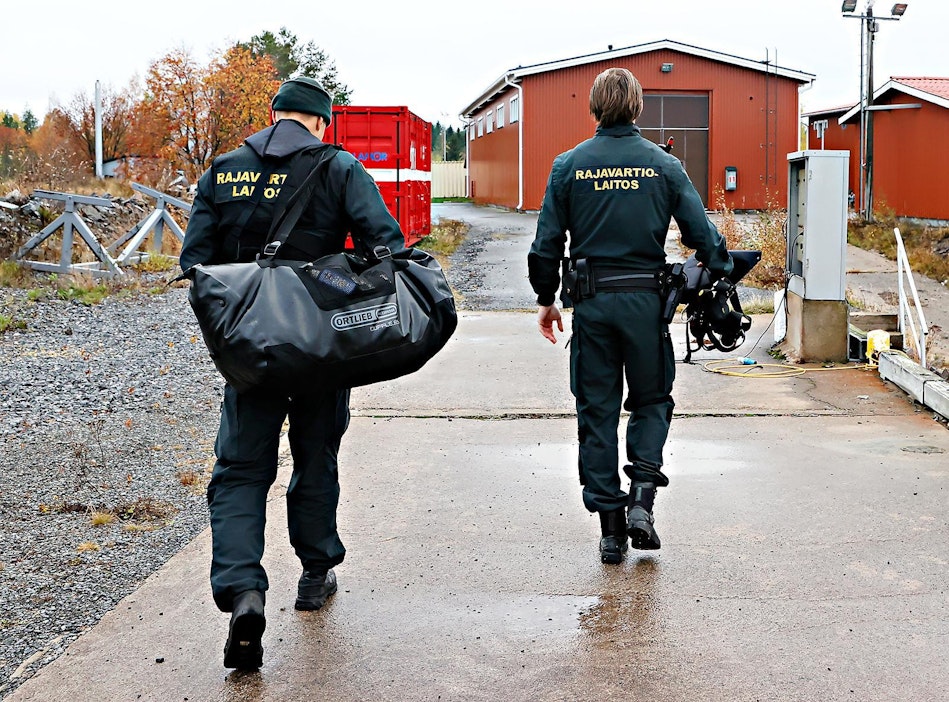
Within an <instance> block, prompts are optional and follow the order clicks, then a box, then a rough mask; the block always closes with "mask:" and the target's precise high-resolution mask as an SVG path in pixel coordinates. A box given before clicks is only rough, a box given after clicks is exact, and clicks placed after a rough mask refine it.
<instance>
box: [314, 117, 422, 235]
mask: <svg viewBox="0 0 949 702" xmlns="http://www.w3.org/2000/svg"><path fill="white" fill-rule="evenodd" d="M324 139H325V141H327V142H330V143H333V144H338V145H340V146H342V147H343V148H344V149H346V150H347V151H348V152H350V153H351V154H352V155H353V156H355V157H356V158H357V159H359V161H360V163H362V165H363V166H365V167H366V170H367V171H368V172H369V174H370V175H371V176H372V177H373V179H374V180H375V181H376V185H378V186H379V192H380V193H381V194H382V199H383V200H384V201H385V203H386V207H388V208H389V212H390V213H392V216H393V217H395V218H396V220H398V222H399V226H400V227H401V228H402V233H403V234H404V235H405V243H406V245H408V246H411V245H413V244H416V243H418V242H419V240H421V239H423V238H424V237H426V236H428V235H429V234H430V233H431V228H432V148H431V145H432V125H431V123H430V122H426V121H425V120H423V119H422V118H421V117H419V116H418V115H416V114H414V113H412V112H411V111H409V109H408V108H407V107H402V106H400V107H361V106H354V105H337V106H335V107H334V108H333V120H332V122H331V123H330V126H329V127H327V129H326V134H325V135H324Z"/></svg>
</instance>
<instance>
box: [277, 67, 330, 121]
mask: <svg viewBox="0 0 949 702" xmlns="http://www.w3.org/2000/svg"><path fill="white" fill-rule="evenodd" d="M270 106H271V107H272V108H273V109H274V111H284V112H302V113H304V114H307V115H319V116H320V117H322V118H323V121H324V122H326V124H327V125H328V124H329V123H330V121H331V120H332V119H333V98H331V97H330V94H329V93H328V92H326V89H325V88H324V87H323V86H322V85H320V84H319V82H318V81H316V80H313V79H312V78H307V77H306V76H300V77H299V78H291V79H290V80H287V81H284V82H283V84H282V85H281V86H280V89H279V90H278V91H277V94H276V95H274V97H273V100H271V102H270Z"/></svg>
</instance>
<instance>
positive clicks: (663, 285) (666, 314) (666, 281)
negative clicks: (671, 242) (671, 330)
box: [659, 263, 686, 324]
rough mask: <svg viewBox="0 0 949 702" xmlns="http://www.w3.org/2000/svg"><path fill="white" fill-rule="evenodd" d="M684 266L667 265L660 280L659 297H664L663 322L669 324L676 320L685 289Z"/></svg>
mask: <svg viewBox="0 0 949 702" xmlns="http://www.w3.org/2000/svg"><path fill="white" fill-rule="evenodd" d="M683 268H684V266H683V264H681V263H667V264H666V266H665V268H663V269H662V273H661V275H660V278H659V295H660V296H661V297H662V321H663V322H664V323H665V324H669V323H671V322H672V320H673V319H674V318H675V314H676V308H677V307H678V306H679V298H680V297H682V290H683V288H685V284H686V277H685V273H684V272H683Z"/></svg>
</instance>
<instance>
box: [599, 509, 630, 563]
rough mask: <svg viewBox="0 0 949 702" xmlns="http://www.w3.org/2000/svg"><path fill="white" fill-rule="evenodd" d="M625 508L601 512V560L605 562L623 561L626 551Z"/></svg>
mask: <svg viewBox="0 0 949 702" xmlns="http://www.w3.org/2000/svg"><path fill="white" fill-rule="evenodd" d="M625 516H626V515H625V513H624V510H622V509H615V510H613V511H612V512H600V532H601V533H602V536H601V537H600V560H601V561H603V562H604V563H612V564H615V563H622V562H623V554H624V553H626V524H625V523H624V522H623V517H625Z"/></svg>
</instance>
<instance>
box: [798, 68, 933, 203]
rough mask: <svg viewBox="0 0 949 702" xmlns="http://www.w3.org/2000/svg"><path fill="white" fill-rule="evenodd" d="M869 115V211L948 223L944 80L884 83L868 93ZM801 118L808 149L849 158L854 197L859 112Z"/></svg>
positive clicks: (850, 108)
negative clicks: (805, 125)
mask: <svg viewBox="0 0 949 702" xmlns="http://www.w3.org/2000/svg"><path fill="white" fill-rule="evenodd" d="M869 109H870V112H871V113H872V115H873V118H872V119H873V147H872V152H873V159H872V163H873V173H872V178H873V208H874V210H879V209H882V208H885V209H889V210H893V212H894V213H895V214H896V215H897V216H900V217H912V218H918V219H932V220H938V221H947V220H949V178H947V174H946V164H947V163H949V78H911V77H902V78H890V80H889V81H887V82H886V84H884V85H883V86H882V87H881V88H879V89H878V90H877V91H876V92H875V93H874V95H873V100H872V104H871V105H870V108H869ZM805 117H806V118H807V121H808V143H809V147H808V148H811V149H820V148H824V149H845V150H847V151H849V152H850V189H851V190H852V191H853V192H854V193H859V191H860V106H859V105H851V106H847V107H838V108H834V109H829V110H823V111H819V112H810V113H808V114H806V115H805ZM858 206H859V200H858Z"/></svg>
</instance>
